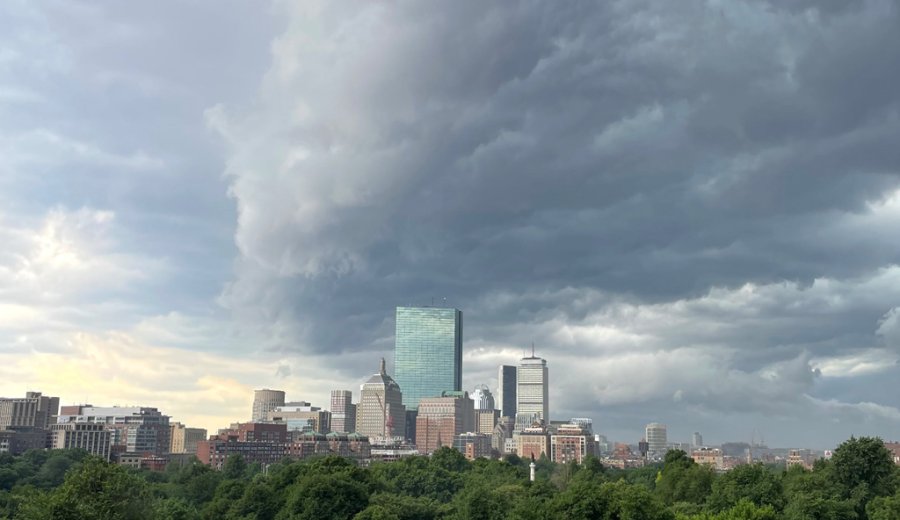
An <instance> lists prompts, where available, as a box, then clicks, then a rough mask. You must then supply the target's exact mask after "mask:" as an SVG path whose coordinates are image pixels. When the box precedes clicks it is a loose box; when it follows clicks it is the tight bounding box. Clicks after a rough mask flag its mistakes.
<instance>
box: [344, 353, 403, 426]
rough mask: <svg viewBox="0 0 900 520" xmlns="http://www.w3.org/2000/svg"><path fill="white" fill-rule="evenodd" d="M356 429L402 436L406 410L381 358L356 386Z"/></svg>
mask: <svg viewBox="0 0 900 520" xmlns="http://www.w3.org/2000/svg"><path fill="white" fill-rule="evenodd" d="M359 393H360V395H359V404H358V405H357V406H356V431H357V433H360V434H362V435H366V436H368V437H371V438H382V439H391V438H395V437H401V438H402V437H405V436H406V410H405V409H404V407H403V394H402V393H401V391H400V387H399V386H398V385H397V382H396V381H394V380H393V379H392V378H391V376H389V375H387V371H386V370H385V364H384V359H382V360H381V364H380V365H379V367H378V373H377V374H374V375H373V376H372V377H370V378H369V380H368V381H366V382H365V383H363V385H362V386H361V387H360V392H359Z"/></svg>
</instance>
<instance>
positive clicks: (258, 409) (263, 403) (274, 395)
mask: <svg viewBox="0 0 900 520" xmlns="http://www.w3.org/2000/svg"><path fill="white" fill-rule="evenodd" d="M279 406H284V391H283V390H270V389H268V388H263V389H262V390H254V391H253V412H252V413H251V416H250V421H252V422H259V421H265V420H266V416H267V415H268V414H269V412H271V411H272V410H274V409H275V408H278V407H279Z"/></svg>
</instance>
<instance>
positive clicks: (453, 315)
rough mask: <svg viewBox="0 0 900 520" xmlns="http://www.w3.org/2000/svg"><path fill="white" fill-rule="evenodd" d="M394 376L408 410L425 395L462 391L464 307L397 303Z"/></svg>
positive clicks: (414, 407) (433, 395) (416, 404)
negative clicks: (461, 308)
mask: <svg viewBox="0 0 900 520" xmlns="http://www.w3.org/2000/svg"><path fill="white" fill-rule="evenodd" d="M394 377H395V378H396V381H397V384H399V385H400V388H402V389H403V404H404V405H405V406H406V408H407V409H409V410H417V409H418V407H419V399H421V398H423V397H440V396H441V394H442V393H443V392H459V391H461V390H462V311H460V310H458V309H444V308H438V307H397V330H396V339H395V343H394Z"/></svg>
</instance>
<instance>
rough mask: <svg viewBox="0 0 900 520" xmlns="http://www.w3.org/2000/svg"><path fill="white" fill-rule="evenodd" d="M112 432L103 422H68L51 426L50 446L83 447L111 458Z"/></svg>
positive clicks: (97, 454)
mask: <svg viewBox="0 0 900 520" xmlns="http://www.w3.org/2000/svg"><path fill="white" fill-rule="evenodd" d="M110 438H111V435H110V432H109V430H107V429H106V426H105V425H103V424H96V423H78V422H68V423H62V424H53V425H51V426H50V447H51V448H53V449H55V450H71V449H82V450H85V451H87V452H88V453H90V454H91V455H96V456H98V457H101V458H103V459H104V460H109V458H110Z"/></svg>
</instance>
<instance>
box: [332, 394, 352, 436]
mask: <svg viewBox="0 0 900 520" xmlns="http://www.w3.org/2000/svg"><path fill="white" fill-rule="evenodd" d="M331 431H334V432H342V433H351V432H355V431H356V405H355V404H353V392H351V391H350V390H332V391H331Z"/></svg>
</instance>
